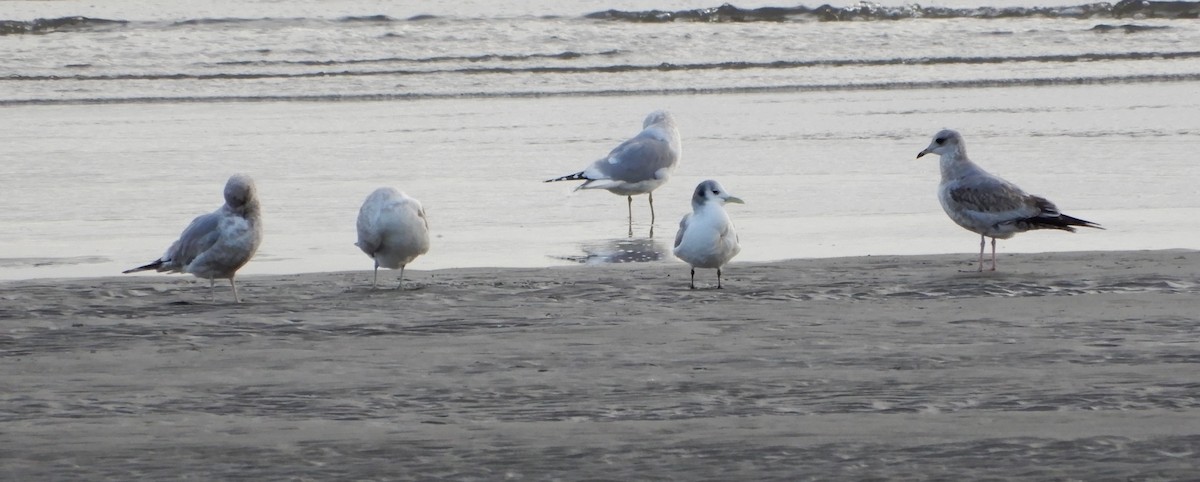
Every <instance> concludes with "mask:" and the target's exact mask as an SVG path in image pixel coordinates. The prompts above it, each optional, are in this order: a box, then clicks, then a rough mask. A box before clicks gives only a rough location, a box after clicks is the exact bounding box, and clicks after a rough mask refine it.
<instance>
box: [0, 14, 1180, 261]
mask: <svg viewBox="0 0 1200 482" xmlns="http://www.w3.org/2000/svg"><path fill="white" fill-rule="evenodd" d="M0 5H3V6H5V7H12V8H7V9H6V10H3V11H6V12H11V13H9V14H8V15H11V16H10V17H9V19H11V20H14V21H20V22H26V23H23V24H20V25H32V24H29V23H28V21H30V20H32V19H34V18H51V19H53V18H63V17H66V16H70V15H84V16H87V17H89V18H94V19H108V20H117V21H119V22H116V23H112V22H109V23H105V22H97V21H86V22H84V23H83V24H82V25H81V26H72V25H70V24H68V26H66V27H62V28H58V29H49V30H46V31H39V32H36V33H19V34H10V35H0V50H3V51H6V52H11V53H12V55H11V56H10V57H9V59H10V60H8V61H5V62H0V142H2V143H3V145H4V146H5V148H4V149H3V150H0V204H2V205H3V206H4V210H3V212H0V279H21V278H35V277H72V276H94V275H103V274H113V273H116V272H119V271H120V270H121V269H124V268H128V267H131V266H134V265H137V264H139V263H142V262H145V261H148V260H150V259H153V258H154V257H156V256H158V255H159V254H160V253H161V252H162V250H164V249H165V248H166V246H167V245H168V244H169V243H170V242H171V241H172V240H173V239H174V238H175V236H177V235H178V233H179V232H180V231H181V230H182V228H183V227H184V226H185V225H186V223H187V222H188V221H189V220H190V219H191V218H192V217H194V216H196V215H198V214H201V213H203V212H207V211H210V210H212V209H215V208H216V207H217V206H218V205H219V204H220V189H221V186H222V184H223V183H224V180H225V179H226V178H227V177H228V176H229V174H231V173H233V172H246V173H248V174H250V175H252V176H253V177H254V178H255V179H257V181H258V184H259V189H260V193H261V195H262V198H263V205H264V210H265V216H266V221H265V222H266V241H265V242H264V244H263V246H262V248H261V250H260V253H259V255H258V257H257V258H256V259H255V260H254V261H253V262H251V263H250V264H249V265H248V266H247V267H246V268H245V269H244V271H243V272H244V273H293V272H306V271H325V270H341V269H354V268H358V267H361V268H363V269H366V268H369V266H370V261H369V260H368V259H367V258H366V257H365V256H364V255H362V254H361V253H359V252H358V251H357V249H356V248H355V247H354V246H353V245H352V243H353V241H354V219H355V214H356V211H357V208H358V205H359V204H360V203H361V202H362V200H363V198H365V196H366V195H367V194H368V193H369V192H371V190H373V189H374V188H376V187H378V186H381V185H392V186H395V187H397V188H399V189H401V190H404V191H406V192H407V193H408V194H410V195H412V196H414V197H416V198H418V199H420V200H422V201H423V202H424V204H425V205H426V208H427V210H428V212H429V216H430V222H431V225H432V228H433V230H434V233H435V236H436V238H435V239H434V244H433V248H432V250H431V252H430V253H429V254H428V255H427V256H425V257H422V258H420V259H419V260H417V261H416V262H415V263H414V264H413V265H412V266H411V267H412V268H413V269H434V268H443V267H461V266H545V265H554V264H569V263H576V262H581V261H585V262H604V261H605V260H624V261H630V260H633V261H642V260H649V261H654V260H670V259H672V258H671V255H670V253H669V249H667V245H668V243H669V242H670V240H671V239H672V238H673V237H674V232H675V229H676V223H677V220H678V219H679V218H680V217H681V216H682V215H683V214H684V213H685V212H686V211H687V210H688V209H689V206H688V199H689V193H690V191H691V189H692V188H693V187H694V186H695V184H696V183H698V182H699V181H701V180H703V179H708V178H714V179H718V180H720V181H721V182H722V183H723V184H724V185H725V186H726V187H727V188H728V189H730V190H731V191H733V192H734V193H736V194H738V195H739V196H741V197H742V198H744V199H746V200H747V202H748V204H747V205H745V206H733V207H730V212H731V215H732V217H733V219H734V220H735V222H736V223H737V226H738V228H739V232H740V234H741V238H742V243H743V251H742V254H741V255H740V256H739V258H738V260H739V261H765V260H773V259H782V258H794V257H828V256H848V255H867V254H872V255H878V254H907V253H933V252H962V253H964V257H966V258H968V259H969V258H970V257H972V256H973V253H974V252H975V251H974V250H975V249H976V246H977V243H976V239H975V237H974V235H972V234H970V233H968V232H966V231H963V230H961V229H960V228H958V227H957V226H955V225H953V224H952V223H951V222H950V221H948V220H947V219H946V218H945V216H944V214H942V213H941V209H940V207H939V206H938V204H937V201H936V198H935V196H934V189H935V187H936V182H937V176H938V174H937V168H936V161H935V160H928V159H921V160H919V161H914V160H913V159H912V158H913V156H914V155H915V154H916V152H917V151H919V150H920V149H922V148H923V147H925V145H926V144H927V143H928V140H929V136H930V135H932V134H933V132H935V131H936V130H938V129H940V128H942V127H953V128H957V129H959V130H960V131H962V132H963V134H964V135H965V137H966V141H967V144H968V145H969V146H970V152H971V154H972V157H973V158H974V159H975V160H976V161H977V162H979V163H980V164H982V165H983V166H984V167H986V168H988V169H989V170H991V171H993V172H994V173H996V174H999V175H1001V176H1003V177H1006V178H1008V179H1010V180H1012V181H1014V182H1016V183H1018V184H1019V185H1021V186H1023V187H1024V188H1025V189H1026V190H1028V191H1030V192H1032V193H1035V194H1040V195H1044V196H1046V197H1048V198H1049V199H1051V200H1053V201H1055V202H1056V203H1057V204H1058V205H1059V207H1060V208H1061V209H1063V211H1064V212H1066V213H1068V214H1071V215H1074V216H1077V217H1082V218H1084V219H1088V220H1092V221H1095V222H1099V223H1101V224H1103V225H1104V226H1105V227H1106V228H1108V229H1107V230H1106V231H1093V230H1088V231H1086V232H1081V233H1077V234H1074V235H1071V234H1066V233H1060V232H1049V233H1048V232H1038V233H1031V234H1025V235H1021V236H1018V237H1017V238H1015V239H1013V240H1010V241H1002V242H1001V244H1000V251H1001V253H1007V252H1022V251H1025V252H1028V251H1061V250H1082V249H1158V248H1181V247H1183V248H1186V247H1195V241H1194V238H1193V234H1194V233H1195V232H1198V228H1200V221H1198V220H1200V196H1197V195H1196V189H1195V187H1194V182H1192V180H1194V179H1196V178H1197V174H1200V173H1198V172H1197V170H1198V169H1200V168H1198V167H1196V165H1195V163H1194V162H1192V160H1193V159H1192V157H1193V156H1191V153H1194V152H1196V150H1197V149H1198V148H1200V116H1196V115H1195V112H1197V107H1198V106H1197V103H1200V98H1197V96H1195V92H1196V91H1197V86H1198V85H1200V80H1197V79H1200V53H1197V52H1195V51H1194V47H1193V46H1194V45H1197V43H1196V41H1197V40H1200V38H1197V37H1200V27H1197V25H1196V24H1195V22H1194V21H1187V20H1175V19H1172V18H1169V16H1162V15H1157V14H1143V15H1141V16H1140V17H1128V18H1127V17H1120V16H1117V17H1114V16H1113V15H1112V14H1111V13H1107V14H1106V13H1098V14H1088V15H1082V16H1080V15H1074V14H1073V13H1072V12H1074V11H1075V10H1072V9H1065V10H1062V9H1060V10H1055V11H1058V12H1060V13H1061V15H1060V16H1061V17H1062V18H1053V17H1051V16H1047V15H1045V14H1040V15H1037V14H1032V13H1031V14H1028V15H1017V16H1014V17H1010V18H983V17H981V16H980V15H979V14H977V13H972V12H974V11H973V10H963V11H962V12H960V13H959V14H956V15H958V17H957V18H947V19H930V18H910V19H906V20H870V19H867V20H861V21H854V22H822V21H818V20H816V19H814V18H812V17H805V16H798V17H789V18H787V19H785V20H783V21H769V22H735V21H717V22H690V21H678V22H668V23H663V22H641V21H625V20H602V19H595V18H586V17H585V15H586V14H588V13H593V12H602V11H607V10H610V9H611V10H618V11H623V12H635V13H636V12H641V11H642V10H639V9H638V8H634V7H635V5H632V4H626V3H620V2H615V3H603V4H602V3H598V2H596V3H582V4H572V6H571V7H569V8H568V7H562V6H558V7H556V6H551V5H550V4H547V5H537V4H523V5H520V6H512V5H509V4H487V5H488V6H486V7H485V6H482V5H475V4H470V3H465V4H461V3H456V4H455V5H456V7H447V6H439V7H437V8H438V9H444V10H436V11H435V10H421V9H419V8H417V7H413V6H412V5H409V4H405V3H394V4H389V5H387V6H380V5H377V4H375V3H373V2H324V3H313V2H299V1H297V2H238V3H237V4H236V5H235V4H231V3H222V2H211V3H189V4H188V5H189V6H186V7H183V6H175V7H170V8H159V7H155V8H150V7H146V6H145V5H142V4H139V3H136V2H121V3H117V4H104V5H100V6H95V5H91V4H85V3H80V2H11V1H9V2H2V1H0ZM555 5H557V4H555ZM768 5H769V4H746V5H742V7H745V8H752V7H761V6H768ZM1055 5H1062V4H1058V3H1041V4H1025V5H1024V6H1025V7H1039V6H1051V7H1054V6H1055ZM713 6H715V5H708V4H699V3H695V2H681V3H679V4H678V5H665V6H663V7H661V8H663V9H665V10H671V11H682V10H685V9H692V8H704V7H713ZM952 6H955V7H959V8H968V7H972V6H977V5H972V4H970V3H967V2H958V3H957V4H956V5H952ZM1054 8H1057V7H1054ZM420 14H428V15H432V16H433V18H425V17H421V18H418V19H414V16H417V15H420ZM1072 15H1074V16H1072ZM377 16H382V17H377ZM1124 25H1136V26H1140V27H1146V29H1140V27H1139V28H1138V29H1132V30H1126V29H1123V28H1121V26H1124ZM1098 26H1099V27H1103V26H1116V27H1118V28H1116V29H1115V30H1111V29H1110V30H1106V29H1100V30H1097V29H1096V28H1097V27H1098ZM1152 27H1154V28H1152ZM1156 27H1165V28H1156ZM1126 32H1129V33H1126ZM98 45H100V46H103V47H104V48H102V49H97V48H96V46H98ZM864 46H867V47H869V48H865V47H864ZM342 100H354V101H352V102H343V101H342ZM658 108H666V109H670V110H672V111H673V112H675V114H676V116H677V118H678V119H679V123H680V128H681V132H682V134H683V141H684V159H683V163H682V165H681V166H680V168H679V169H678V170H677V172H676V173H675V177H674V178H673V179H672V180H671V182H669V183H668V184H667V185H666V186H665V187H663V188H661V189H660V190H659V191H657V192H656V196H655V198H656V203H655V204H656V207H657V215H658V216H657V222H656V225H655V226H653V228H654V234H655V236H654V238H653V240H651V239H649V237H648V235H649V233H650V229H651V226H650V225H649V219H648V212H647V210H646V200H645V198H644V197H642V198H639V199H636V202H635V205H634V207H635V211H634V221H635V224H636V225H635V229H634V230H635V236H634V237H633V239H632V240H631V239H629V238H627V237H626V236H625V234H626V225H625V202H624V200H623V199H622V198H620V197H617V196H613V195H610V194H608V193H605V192H580V193H574V194H571V193H570V188H571V186H570V185H568V184H567V183H560V184H542V183H541V182H540V181H541V180H543V179H548V178H551V177H556V176H559V175H563V174H568V173H571V172H574V171H576V170H579V169H580V168H582V167H583V166H584V165H586V164H587V163H588V162H590V161H592V160H594V159H596V158H598V157H599V156H601V155H603V154H604V153H606V152H607V151H608V150H609V149H611V148H612V147H613V146H615V145H616V144H617V143H618V142H620V141H621V140H622V139H624V138H626V137H628V136H629V135H632V134H633V133H635V132H636V131H637V130H638V127H639V126H640V123H641V119H642V118H643V117H644V116H645V114H646V113H647V112H649V111H651V110H654V109H658ZM1001 262H1002V263H1003V260H1002V261H1001Z"/></svg>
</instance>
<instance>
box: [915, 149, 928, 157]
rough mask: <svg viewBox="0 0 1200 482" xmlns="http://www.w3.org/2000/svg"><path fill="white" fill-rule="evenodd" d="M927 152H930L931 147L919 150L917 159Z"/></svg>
mask: <svg viewBox="0 0 1200 482" xmlns="http://www.w3.org/2000/svg"><path fill="white" fill-rule="evenodd" d="M925 154H929V149H925V150H923V151H921V152H918V153H917V159H920V158H921V156H924V155H925Z"/></svg>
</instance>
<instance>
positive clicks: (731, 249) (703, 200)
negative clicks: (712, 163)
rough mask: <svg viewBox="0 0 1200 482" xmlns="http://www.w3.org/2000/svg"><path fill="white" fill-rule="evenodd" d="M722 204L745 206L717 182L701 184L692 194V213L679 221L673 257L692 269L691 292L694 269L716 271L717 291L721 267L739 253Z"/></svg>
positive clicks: (694, 277)
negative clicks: (684, 262) (713, 269)
mask: <svg viewBox="0 0 1200 482" xmlns="http://www.w3.org/2000/svg"><path fill="white" fill-rule="evenodd" d="M725 203H738V204H744V203H743V201H742V200H741V199H738V198H736V197H734V196H731V195H729V193H728V192H725V188H723V187H721V184H720V183H718V182H717V181H711V180H710V181H704V182H702V183H700V184H699V185H697V186H696V191H695V192H694V193H692V213H691V214H687V215H684V216H683V220H681V221H679V233H677V234H676V235H675V256H677V257H678V258H679V259H682V260H684V261H686V262H687V263H688V264H690V265H692V283H691V288H692V289H696V268H716V269H717V289H720V288H721V267H722V266H725V263H728V262H729V260H731V259H733V257H734V256H737V254H738V252H739V251H741V250H742V248H741V247H740V246H738V236H737V232H735V231H734V229H733V221H731V220H730V219H729V215H728V214H726V213H725V208H724V205H725Z"/></svg>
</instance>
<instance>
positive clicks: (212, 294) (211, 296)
mask: <svg viewBox="0 0 1200 482" xmlns="http://www.w3.org/2000/svg"><path fill="white" fill-rule="evenodd" d="M208 302H209V303H212V304H214V305H215V304H217V279H216V278H209V279H208Z"/></svg>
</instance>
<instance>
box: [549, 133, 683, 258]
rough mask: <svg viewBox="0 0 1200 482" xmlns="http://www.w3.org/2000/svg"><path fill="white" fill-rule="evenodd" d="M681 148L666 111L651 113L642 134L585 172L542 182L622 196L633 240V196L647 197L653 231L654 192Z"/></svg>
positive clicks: (668, 174) (662, 181) (677, 157)
mask: <svg viewBox="0 0 1200 482" xmlns="http://www.w3.org/2000/svg"><path fill="white" fill-rule="evenodd" d="M682 154H683V146H682V144H681V142H680V140H679V129H678V128H676V126H675V118H674V117H672V116H671V114H670V113H668V112H666V111H662V110H659V111H654V112H651V113H650V115H648V116H646V120H645V121H644V122H642V131H641V132H639V133H638V135H636V136H633V137H632V138H630V139H629V140H626V141H625V142H622V143H621V145H619V146H617V147H616V148H615V149H613V150H612V152H609V153H608V156H605V157H604V158H602V159H599V160H597V161H596V162H593V163H592V165H590V166H588V167H587V169H584V170H582V171H579V172H577V173H575V174H570V175H567V176H563V177H560V178H556V179H549V180H547V181H546V182H554V181H585V182H584V183H583V184H580V185H579V187H577V188H575V190H576V191H578V190H580V189H607V190H608V191H609V192H611V193H613V194H616V195H619V196H625V197H626V198H627V199H628V201H629V202H628V208H629V235H630V236H633V196H635V195H638V194H647V195H649V197H650V226H651V228H650V229H651V232H653V229H654V190H655V189H658V187H659V186H662V185H663V184H664V183H666V182H667V179H668V178H670V176H671V172H672V171H674V170H675V165H676V164H678V163H679V157H680V156H681V155H682Z"/></svg>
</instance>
